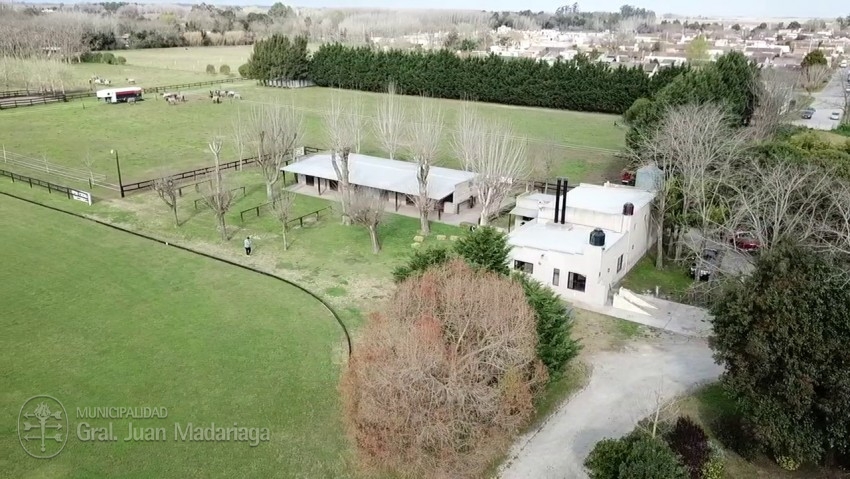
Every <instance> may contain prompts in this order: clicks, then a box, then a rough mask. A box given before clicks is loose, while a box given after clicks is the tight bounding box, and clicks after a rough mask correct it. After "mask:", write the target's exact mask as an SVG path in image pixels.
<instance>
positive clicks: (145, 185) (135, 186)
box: [121, 146, 320, 193]
mask: <svg viewBox="0 0 850 479" xmlns="http://www.w3.org/2000/svg"><path fill="white" fill-rule="evenodd" d="M319 151H320V150H319V149H318V148H314V147H312V146H305V147H304V154H305V155H307V154H311V153H318V152H319ZM256 162H257V157H256V156H252V157H250V158H243V159H241V160H234V161H230V162H227V163H222V164H221V165H220V166H219V168H220V169H221V170H222V171H226V170H233V169H236V168H238V167H239V166H240V165H242V166H246V165H251V164H253V163H256ZM213 171H215V167H214V166H205V167H203V168H196V169H194V170H189V171H184V172H182V173H177V174H175V175H172V176H173V177H174V180H175V181H181V180H191V179H195V178H198V177H203V176H206V175H208V174H210V173H212V172H213ZM154 181H155V179H150V180H144V181H137V182H135V183H127V184H124V185H122V186H121V189H122V191H123V192H124V193H129V192H133V191H141V190H147V189H150V188H153V182H154Z"/></svg>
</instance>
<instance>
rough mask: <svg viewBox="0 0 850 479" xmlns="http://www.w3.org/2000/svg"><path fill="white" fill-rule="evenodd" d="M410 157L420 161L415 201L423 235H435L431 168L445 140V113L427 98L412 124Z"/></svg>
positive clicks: (409, 135) (409, 127)
mask: <svg viewBox="0 0 850 479" xmlns="http://www.w3.org/2000/svg"><path fill="white" fill-rule="evenodd" d="M407 136H408V141H407V144H408V145H409V149H410V156H411V157H412V158H413V161H414V163H416V181H417V183H418V184H419V194H418V195H417V196H415V197H414V198H413V203H414V204H415V205H416V207H417V208H418V209H419V224H420V229H421V231H422V234H424V235H428V234H431V226H430V224H429V223H428V215H429V213H430V212H431V210H432V209H433V208H434V205H435V204H436V203H435V202H434V200H432V199H431V198H430V197H429V196H428V177H429V175H430V173H431V167H432V166H433V165H434V164H435V163H436V162H437V153H438V152H439V150H440V143H441V141H442V139H443V113H442V111H441V110H440V108H439V107H438V106H435V104H434V102H432V101H429V100H428V99H426V98H422V99H420V101H419V108H418V114H417V118H416V121H415V122H414V123H411V124H410V125H409V126H408V132H407Z"/></svg>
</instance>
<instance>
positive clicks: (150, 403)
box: [0, 196, 347, 478]
mask: <svg viewBox="0 0 850 479" xmlns="http://www.w3.org/2000/svg"><path fill="white" fill-rule="evenodd" d="M0 215H2V217H3V218H4V227H3V228H2V229H0V244H2V245H3V246H2V249H0V251H2V257H3V268H2V270H0V297H2V298H3V314H2V315H0V326H2V331H3V334H2V335H0V371H2V373H0V377H2V388H0V410H2V411H4V414H3V415H2V416H0V450H2V451H3V454H2V455H0V470H3V471H4V473H3V476H4V477H20V478H23V477H39V478H66V477H67V478H70V477H75V478H76V477H86V478H97V477H146V478H147V477H150V478H159V477H204V478H206V477H249V476H250V477H287V478H290V477H345V476H346V471H347V467H346V463H347V447H346V445H345V441H344V439H343V435H342V428H341V424H340V421H339V407H338V397H337V393H336V384H337V379H338V371H339V366H338V363H339V362H340V361H341V359H342V358H344V354H345V349H344V344H345V343H344V339H343V336H342V333H341V330H340V328H339V326H338V325H337V323H336V322H335V321H334V319H333V318H332V317H331V316H330V315H329V314H328V313H327V311H326V310H324V309H323V308H322V307H321V305H320V304H319V303H317V302H316V301H315V300H313V299H312V298H310V297H309V296H307V295H305V294H304V293H302V292H300V291H298V290H296V289H295V288H292V287H289V286H287V285H285V284H283V283H281V282H278V281H275V280H273V279H270V278H266V277H263V276H260V275H256V274H253V273H250V272H247V271H244V270H241V269H239V268H236V267H231V266H227V265H223V264H220V263H217V262H215V261H213V260H209V259H206V258H202V257H197V256H195V255H193V254H190V253H187V252H182V251H179V250H176V249H173V248H170V247H166V246H165V245H157V244H154V243H151V242H149V241H147V240H143V239H140V238H137V237H134V236H131V235H128V234H125V233H121V232H116V231H114V230H111V229H108V228H106V227H102V226H99V225H95V224H93V223H89V222H86V221H84V220H81V219H76V218H73V217H69V216H66V215H64V214H61V213H57V212H52V211H49V210H46V209H43V208H40V207H37V206H32V205H30V204H27V203H23V202H20V201H18V200H14V199H10V198H7V197H3V196H0ZM38 394H49V395H52V396H54V397H56V398H57V399H59V400H60V401H61V402H62V403H63V404H64V406H65V408H66V410H67V412H68V416H69V418H68V419H69V422H70V430H71V431H70V432H71V435H70V438H69V440H68V442H67V445H66V446H65V449H64V450H63V451H62V452H61V454H59V455H58V456H56V457H55V458H53V459H50V460H37V459H33V458H30V457H29V456H27V455H26V454H25V453H24V451H23V449H22V448H21V446H20V444H19V439H18V436H17V432H16V421H17V414H18V411H19V410H20V408H21V406H22V405H23V403H24V401H25V400H27V399H28V398H29V397H31V396H35V395H38ZM106 406H116V407H118V406H126V407H146V406H147V407H165V408H167V410H168V417H167V418H165V419H147V420H137V421H136V423H137V425H143V426H149V427H165V428H166V431H167V441H165V442H149V443H137V442H123V438H124V436H125V435H126V431H127V426H128V422H129V421H128V420H126V419H119V420H113V422H114V429H115V434H116V435H117V436H119V441H118V442H95V443H92V442H81V441H80V440H78V439H77V438H76V427H77V425H78V423H79V422H80V419H78V418H77V417H76V416H77V415H76V408H78V407H79V408H84V407H106ZM88 422H89V423H91V424H92V425H95V426H105V425H106V424H107V423H108V422H109V420H106V419H94V420H88ZM175 422H177V423H181V424H184V425H185V423H188V422H192V423H194V424H196V425H199V424H200V425H202V426H208V425H209V424H210V423H215V424H217V425H221V426H230V425H232V424H233V423H238V424H239V425H240V426H247V427H266V428H269V430H270V434H271V441H270V442H268V443H260V444H259V445H258V446H256V447H250V446H249V445H248V444H246V443H240V442H223V443H218V442H194V443H193V442H177V441H175V440H174V423H175Z"/></svg>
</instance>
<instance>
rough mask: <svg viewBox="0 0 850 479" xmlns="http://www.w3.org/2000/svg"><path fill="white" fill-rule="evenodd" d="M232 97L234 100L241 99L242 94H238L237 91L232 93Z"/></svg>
mask: <svg viewBox="0 0 850 479" xmlns="http://www.w3.org/2000/svg"><path fill="white" fill-rule="evenodd" d="M233 99H234V100H241V99H242V95H240V94H238V93H236V92H234V93H233Z"/></svg>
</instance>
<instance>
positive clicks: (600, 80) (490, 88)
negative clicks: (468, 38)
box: [308, 44, 686, 114]
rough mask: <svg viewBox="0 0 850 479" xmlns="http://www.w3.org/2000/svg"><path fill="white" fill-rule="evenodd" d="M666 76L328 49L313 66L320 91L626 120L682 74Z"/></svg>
mask: <svg viewBox="0 0 850 479" xmlns="http://www.w3.org/2000/svg"><path fill="white" fill-rule="evenodd" d="M685 70H686V69H685V68H680V67H676V68H666V69H663V70H661V71H660V72H659V73H658V74H656V75H654V76H653V77H652V78H649V76H648V75H647V74H646V73H644V72H643V70H642V69H640V68H638V67H634V68H626V67H622V66H620V67H610V66H609V65H607V64H604V63H599V62H592V61H589V60H588V59H587V58H586V57H584V56H581V55H580V56H579V57H577V58H576V59H575V60H571V61H559V62H556V63H554V64H553V65H549V64H548V63H545V62H539V61H535V60H533V59H527V58H509V59H505V58H502V57H497V56H495V55H490V56H489V57H486V58H477V57H469V58H461V57H459V56H457V55H456V54H454V53H452V52H449V51H446V50H439V51H432V52H403V51H398V50H395V51H388V52H383V51H377V50H373V49H371V48H369V47H347V46H344V45H340V44H328V45H323V46H322V47H320V48H319V50H318V51H316V52H315V53H314V54H313V57H312V59H311V60H310V62H309V69H308V71H309V74H308V76H309V78H310V79H311V80H312V81H313V82H314V83H316V84H317V85H319V86H326V87H336V88H345V89H352V90H362V91H371V92H379V91H385V90H386V88H387V84H388V83H389V82H391V81H392V82H395V84H396V86H397V88H398V90H399V91H401V92H403V93H406V94H414V95H419V94H423V95H428V96H432V97H438V98H450V99H472V100H477V101H483V102H491V103H504V104H510V105H522V106H534V107H547V108H559V109H565V110H576V111H591V112H603V113H617V114H622V113H624V112H625V111H626V110H627V109H628V108H629V107H630V106H631V105H632V104H633V103H634V102H635V100H637V99H638V98H648V97H652V96H653V95H654V94H655V93H656V92H657V91H659V90H660V89H661V88H663V87H664V86H666V85H667V84H668V83H670V82H671V81H672V80H673V79H674V78H675V77H677V76H678V75H679V74H681V73H683V72H684V71H685Z"/></svg>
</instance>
